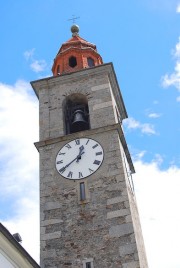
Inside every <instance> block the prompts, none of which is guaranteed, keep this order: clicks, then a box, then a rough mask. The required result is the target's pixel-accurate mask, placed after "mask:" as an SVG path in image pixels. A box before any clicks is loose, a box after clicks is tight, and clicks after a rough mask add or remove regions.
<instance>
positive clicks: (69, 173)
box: [31, 25, 148, 268]
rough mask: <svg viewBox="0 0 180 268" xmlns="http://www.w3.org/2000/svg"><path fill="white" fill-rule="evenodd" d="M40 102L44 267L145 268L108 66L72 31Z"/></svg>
mask: <svg viewBox="0 0 180 268" xmlns="http://www.w3.org/2000/svg"><path fill="white" fill-rule="evenodd" d="M71 32H72V38H71V39H69V40H68V41H67V42H65V43H64V44H62V46H61V48H60V49H59V51H58V53H57V55H56V57H55V59H54V63H53V66H52V72H53V76H52V77H48V78H44V79H41V80H37V81H33V82H31V85H32V87H33V89H34V91H35V93H36V95H37V97H38V99H39V129H40V140H39V142H36V143H35V146H36V148H37V149H38V151H39V155H40V247H41V248H40V255H41V267H42V268H50V267H51V268H65V267H66V268H67V267H69V268H117V267H119V268H148V264H147V259H146V254H145V248H144V242H143V237H142V232H141V226H140V221H139V215H138V210H137V205H136V200H135V196H134V192H133V188H132V183H131V174H132V173H134V172H135V170H134V166H133V163H132V160H131V156H130V153H129V150H128V147H127V144H126V140H125V137H124V134H123V130H122V124H121V123H122V120H123V119H125V118H127V112H126V108H125V105H124V102H123V99H122V95H121V91H120V88H119V85H118V82H117V78H116V74H115V71H114V68H113V64H112V63H106V64H103V61H102V58H101V56H100V55H99V54H98V52H97V49H96V46H95V45H94V44H91V43H89V42H87V41H86V40H84V39H83V38H81V37H80V36H79V27H78V26H77V25H73V26H72V27H71Z"/></svg>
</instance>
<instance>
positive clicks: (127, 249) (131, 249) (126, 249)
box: [119, 243, 137, 257]
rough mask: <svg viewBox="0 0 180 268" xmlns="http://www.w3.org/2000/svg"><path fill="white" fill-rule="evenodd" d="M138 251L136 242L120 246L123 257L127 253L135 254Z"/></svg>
mask: <svg viewBox="0 0 180 268" xmlns="http://www.w3.org/2000/svg"><path fill="white" fill-rule="evenodd" d="M136 252H137V247H136V244H135V243H133V244H127V245H123V246H120V247H119V254H120V256H121V257H123V256H125V255H127V254H134V253H136Z"/></svg>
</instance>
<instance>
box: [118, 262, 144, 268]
mask: <svg viewBox="0 0 180 268" xmlns="http://www.w3.org/2000/svg"><path fill="white" fill-rule="evenodd" d="M122 268H140V267H139V262H137V261H133V262H127V263H124V264H123V265H122Z"/></svg>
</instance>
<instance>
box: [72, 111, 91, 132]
mask: <svg viewBox="0 0 180 268" xmlns="http://www.w3.org/2000/svg"><path fill="white" fill-rule="evenodd" d="M86 129H88V122H87V121H86V120H85V114H84V112H83V111H82V110H76V111H75V112H74V113H73V120H72V123H71V132H72V133H73V132H78V131H82V130H86Z"/></svg>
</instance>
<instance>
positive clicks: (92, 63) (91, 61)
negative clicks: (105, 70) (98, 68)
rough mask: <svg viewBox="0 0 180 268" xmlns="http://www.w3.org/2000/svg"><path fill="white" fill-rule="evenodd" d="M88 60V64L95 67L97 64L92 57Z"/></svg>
mask: <svg viewBox="0 0 180 268" xmlns="http://www.w3.org/2000/svg"><path fill="white" fill-rule="evenodd" d="M87 62H88V66H89V67H93V66H94V65H95V64H94V60H93V59H92V58H90V57H89V58H87Z"/></svg>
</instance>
